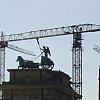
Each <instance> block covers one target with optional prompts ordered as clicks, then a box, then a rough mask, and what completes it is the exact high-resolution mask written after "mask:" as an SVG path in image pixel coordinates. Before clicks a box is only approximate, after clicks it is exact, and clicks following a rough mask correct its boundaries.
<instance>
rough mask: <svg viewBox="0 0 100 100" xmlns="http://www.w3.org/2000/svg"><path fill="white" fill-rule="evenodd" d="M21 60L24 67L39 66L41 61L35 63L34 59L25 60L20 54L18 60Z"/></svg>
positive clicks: (20, 62)
mask: <svg viewBox="0 0 100 100" xmlns="http://www.w3.org/2000/svg"><path fill="white" fill-rule="evenodd" d="M16 61H19V66H18V69H19V67H21V68H22V69H24V68H39V63H34V62H33V61H27V60H24V59H23V58H22V57H21V56H18V58H17V60H16Z"/></svg>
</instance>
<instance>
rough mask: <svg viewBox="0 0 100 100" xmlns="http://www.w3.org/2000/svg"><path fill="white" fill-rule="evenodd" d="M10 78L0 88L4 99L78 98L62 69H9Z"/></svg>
mask: <svg viewBox="0 0 100 100" xmlns="http://www.w3.org/2000/svg"><path fill="white" fill-rule="evenodd" d="M8 71H9V72H10V80H9V82H4V83H3V84H2V85H1V86H0V88H1V89H2V91H3V100H72V98H73V100H77V98H80V96H79V95H78V94H77V93H75V92H74V91H73V89H72V88H71V82H70V79H71V78H70V77H69V76H68V75H67V74H65V73H63V72H61V71H51V70H45V69H9V70H8Z"/></svg>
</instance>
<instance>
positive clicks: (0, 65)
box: [0, 33, 36, 84]
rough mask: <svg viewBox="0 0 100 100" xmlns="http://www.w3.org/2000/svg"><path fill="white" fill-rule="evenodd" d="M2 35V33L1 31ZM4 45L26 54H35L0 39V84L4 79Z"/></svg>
mask: <svg viewBox="0 0 100 100" xmlns="http://www.w3.org/2000/svg"><path fill="white" fill-rule="evenodd" d="M2 35H3V33H2ZM5 47H7V48H9V49H12V50H15V51H18V52H21V53H24V54H28V55H31V56H36V55H35V54H34V53H33V52H31V51H28V50H25V49H22V48H19V47H18V46H13V45H11V44H8V42H6V41H0V84H1V83H2V82H3V81H5Z"/></svg>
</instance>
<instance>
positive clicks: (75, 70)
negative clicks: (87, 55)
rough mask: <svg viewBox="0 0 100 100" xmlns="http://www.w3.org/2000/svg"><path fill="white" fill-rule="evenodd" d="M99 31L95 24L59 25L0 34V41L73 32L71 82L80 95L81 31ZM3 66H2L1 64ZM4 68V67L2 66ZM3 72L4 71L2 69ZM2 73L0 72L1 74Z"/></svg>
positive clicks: (3, 47) (99, 27) (2, 47)
mask: <svg viewBox="0 0 100 100" xmlns="http://www.w3.org/2000/svg"><path fill="white" fill-rule="evenodd" d="M97 31H100V25H95V24H80V25H72V26H68V27H59V28H52V29H44V30H37V31H30V32H24V33H18V34H11V35H3V34H1V37H0V38H1V42H3V43H6V42H7V43H8V42H11V41H20V40H29V39H37V38H46V37H54V36H62V35H71V34H73V47H72V82H73V84H72V85H73V89H74V90H75V91H76V92H77V93H78V94H80V95H81V96H82V36H81V33H86V32H97ZM0 49H1V50H0V51H2V52H1V53H2V56H4V54H5V53H4V52H5V45H3V46H2V45H1V48H0ZM0 60H1V63H2V64H3V63H4V58H1V59H0ZM3 67H4V66H3ZM3 69H4V68H3ZM3 72H4V71H3ZM3 74H4V73H1V76H3Z"/></svg>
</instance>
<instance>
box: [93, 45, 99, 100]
mask: <svg viewBox="0 0 100 100" xmlns="http://www.w3.org/2000/svg"><path fill="white" fill-rule="evenodd" d="M93 50H95V51H96V52H98V53H99V54H100V47H99V46H97V45H94V46H93ZM98 80H99V93H98V100H100V65H99V78H98Z"/></svg>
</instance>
